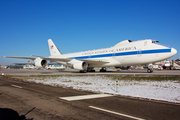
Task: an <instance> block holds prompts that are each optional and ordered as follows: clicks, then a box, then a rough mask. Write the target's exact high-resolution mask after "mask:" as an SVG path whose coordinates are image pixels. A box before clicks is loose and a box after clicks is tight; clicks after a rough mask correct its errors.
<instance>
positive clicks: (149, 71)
mask: <svg viewBox="0 0 180 120" xmlns="http://www.w3.org/2000/svg"><path fill="white" fill-rule="evenodd" d="M147 72H148V73H152V72H153V65H152V64H149V65H148V69H147Z"/></svg>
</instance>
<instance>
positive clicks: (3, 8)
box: [0, 0, 180, 65]
mask: <svg viewBox="0 0 180 120" xmlns="http://www.w3.org/2000/svg"><path fill="white" fill-rule="evenodd" d="M179 6H180V1H179V0H1V1H0V40H1V44H0V56H1V57H0V64H1V65H6V64H11V63H17V62H27V60H20V59H10V58H2V57H3V56H31V55H39V56H45V57H48V56H49V54H50V53H49V49H48V43H47V40H48V39H49V38H51V39H52V40H53V41H54V43H55V44H56V45H57V47H58V48H59V49H60V51H61V52H62V53H73V52H79V51H86V50H93V49H99V48H107V47H111V46H113V45H115V44H116V43H118V42H120V41H122V40H126V39H130V40H132V41H136V40H143V39H154V40H158V41H160V42H161V43H162V44H165V45H169V46H171V47H174V48H175V49H177V51H178V53H177V54H176V55H175V56H174V57H173V58H171V59H177V58H180V52H179V51H180V47H179V46H180V41H179V40H180V14H179V13H180V7H179Z"/></svg>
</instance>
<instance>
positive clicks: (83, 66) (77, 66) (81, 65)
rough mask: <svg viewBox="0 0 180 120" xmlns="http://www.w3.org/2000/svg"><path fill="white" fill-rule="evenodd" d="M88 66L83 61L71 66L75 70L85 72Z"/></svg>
mask: <svg viewBox="0 0 180 120" xmlns="http://www.w3.org/2000/svg"><path fill="white" fill-rule="evenodd" d="M87 67H88V64H87V63H86V62H84V61H79V62H76V63H74V64H73V68H74V69H76V70H87Z"/></svg>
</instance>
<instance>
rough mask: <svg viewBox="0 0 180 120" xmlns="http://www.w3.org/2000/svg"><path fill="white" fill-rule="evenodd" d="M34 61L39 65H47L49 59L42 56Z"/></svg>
mask: <svg viewBox="0 0 180 120" xmlns="http://www.w3.org/2000/svg"><path fill="white" fill-rule="evenodd" d="M34 62H35V66H37V67H45V66H46V65H47V61H46V60H44V59H41V58H36V59H35V60H34Z"/></svg>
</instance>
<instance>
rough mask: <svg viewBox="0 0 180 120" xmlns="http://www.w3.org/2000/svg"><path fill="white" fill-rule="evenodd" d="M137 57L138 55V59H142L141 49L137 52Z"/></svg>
mask: <svg viewBox="0 0 180 120" xmlns="http://www.w3.org/2000/svg"><path fill="white" fill-rule="evenodd" d="M137 55H138V57H141V55H142V50H141V49H139V50H138V51H137Z"/></svg>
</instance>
